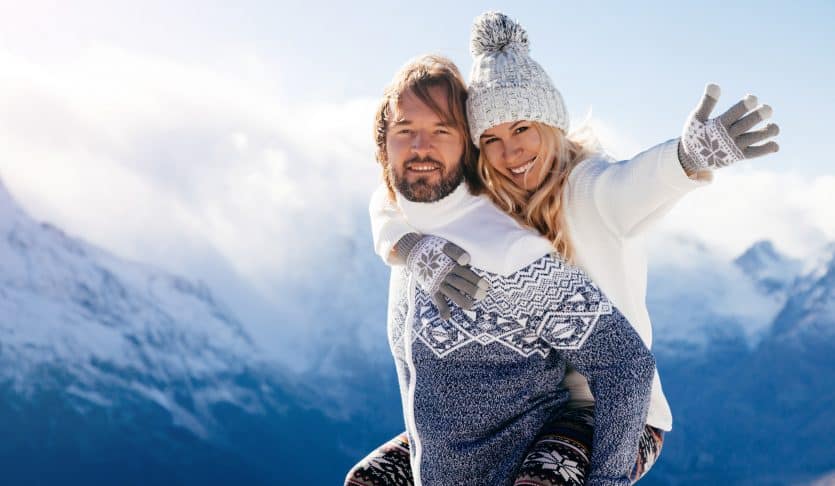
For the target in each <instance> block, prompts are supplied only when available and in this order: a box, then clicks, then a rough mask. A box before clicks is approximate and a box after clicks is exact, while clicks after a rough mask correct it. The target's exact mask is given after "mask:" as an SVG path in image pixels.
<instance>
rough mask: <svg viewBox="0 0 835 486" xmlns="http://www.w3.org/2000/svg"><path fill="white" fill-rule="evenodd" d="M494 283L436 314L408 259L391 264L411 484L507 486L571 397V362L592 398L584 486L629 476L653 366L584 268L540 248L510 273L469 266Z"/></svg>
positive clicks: (394, 340)
mask: <svg viewBox="0 0 835 486" xmlns="http://www.w3.org/2000/svg"><path fill="white" fill-rule="evenodd" d="M473 270H474V271H475V272H476V273H479V274H480V275H482V276H483V277H484V278H485V279H487V280H488V281H489V282H490V284H491V286H490V291H489V292H488V294H487V296H486V297H485V298H484V299H483V300H482V301H480V302H478V303H476V305H475V306H474V307H473V308H472V309H471V310H464V309H461V308H459V307H457V306H452V307H451V309H452V316H451V317H450V319H448V320H446V321H444V320H442V319H440V318H439V315H438V310H437V308H435V307H434V305H433V304H432V301H431V299H430V296H429V294H428V293H426V292H424V291H423V290H421V289H420V288H419V287H417V286H415V285H414V281H415V279H414V276H412V275H410V274H409V273H408V270H406V269H405V268H404V267H396V268H394V269H393V276H392V289H391V294H390V302H389V304H390V308H389V328H388V331H389V332H388V335H389V344H390V346H391V349H392V353H393V355H394V358H395V364H396V366H397V371H398V379H399V382H400V390H401V393H402V400H403V408H404V415H405V418H406V429H407V432H408V434H409V443H410V444H411V445H413V446H414V447H412V449H411V451H410V452H411V463H412V472H413V475H414V477H415V484H424V485H440V484H472V481H473V479H474V478H478V481H479V483H480V484H491V485H497V486H501V485H510V484H512V481H513V477H514V474H515V472H516V471H517V470H518V468H519V467H520V465H521V463H522V461H523V460H524V455H525V451H526V450H528V449H529V447H530V446H531V444H532V443H533V441H534V439H535V438H536V436H537V434H538V433H539V432H540V430H541V429H542V427H543V426H544V425H545V424H546V423H547V422H548V420H549V419H550V418H551V417H553V415H554V413H555V412H556V411H557V410H558V409H559V408H560V407H562V406H563V405H564V404H565V403H566V401H567V399H568V395H567V392H566V390H565V389H564V388H563V387H562V386H561V385H560V383H561V382H562V380H563V377H564V374H565V370H566V365H568V364H570V365H571V366H572V367H574V368H575V369H576V370H578V371H579V372H580V373H583V374H584V375H585V376H587V377H588V378H589V381H590V382H591V383H592V392H593V393H594V395H595V398H596V399H597V402H596V407H597V408H596V410H597V412H596V417H595V424H594V426H595V427H594V428H595V431H594V438H593V446H592V457H591V475H590V477H589V482H588V483H587V484H592V485H595V484H597V485H600V484H623V485H626V484H629V481H628V475H629V473H630V471H631V469H632V466H633V464H634V462H635V454H636V451H637V450H638V439H639V437H640V435H641V431H642V429H643V427H644V424H645V420H646V413H647V408H648V405H649V393H650V388H651V383H652V377H653V374H654V369H655V362H654V359H653V358H652V355H651V354H650V352H649V351H648V350H647V348H646V347H645V346H644V344H643V342H642V340H641V338H640V336H638V334H637V333H636V332H635V330H634V329H633V328H632V326H631V325H630V324H629V322H628V321H627V320H626V319H625V318H624V317H623V315H622V314H621V313H620V311H618V310H617V309H616V308H615V307H613V306H612V304H611V302H610V301H609V300H608V299H607V298H606V297H605V296H604V295H603V294H602V293H601V292H600V290H599V288H598V287H597V286H596V285H595V284H594V283H593V282H591V281H590V280H589V279H588V277H587V276H585V274H584V273H583V272H582V271H580V270H579V269H577V268H576V267H571V266H569V265H567V264H566V263H565V262H563V261H561V260H559V259H557V258H556V257H555V256H553V255H546V256H544V257H542V258H540V259H538V260H536V261H534V262H533V263H531V264H530V265H528V266H527V267H525V268H522V269H521V270H519V271H517V272H516V273H514V274H511V275H509V276H501V275H497V274H492V273H489V272H485V271H483V270H480V269H478V268H473Z"/></svg>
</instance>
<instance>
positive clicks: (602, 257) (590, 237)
mask: <svg viewBox="0 0 835 486" xmlns="http://www.w3.org/2000/svg"><path fill="white" fill-rule="evenodd" d="M471 51H472V54H473V56H474V65H473V69H472V72H471V79H470V86H469V89H468V99H467V104H466V108H467V115H468V118H469V125H470V136H471V140H472V142H473V143H474V144H475V145H476V146H477V147H478V148H479V149H480V153H479V156H478V160H477V163H476V164H475V167H470V168H469V169H470V171H467V170H465V171H464V173H465V174H468V173H473V172H474V173H475V174H477V178H470V179H468V180H467V183H468V186H469V189H470V191H471V192H476V193H481V194H483V195H484V196H485V197H488V198H489V199H490V200H491V201H492V202H493V203H494V204H495V205H496V206H498V207H499V208H500V209H502V210H503V211H505V212H506V213H507V214H509V215H511V216H512V217H513V218H514V219H515V220H516V221H517V222H518V223H519V224H520V225H522V226H524V227H528V228H532V229H535V230H536V231H538V232H539V233H540V234H541V235H542V236H543V237H544V238H546V239H547V240H548V241H549V242H550V244H551V246H552V248H553V250H554V251H555V252H556V253H557V254H558V255H559V256H561V257H562V258H563V259H565V260H566V261H568V262H570V263H572V264H574V265H576V266H577V267H579V268H580V269H582V270H583V271H585V273H586V274H587V275H589V276H590V277H591V279H592V280H593V281H594V282H595V283H596V284H597V285H598V286H599V287H600V288H601V290H602V291H603V292H604V293H605V294H606V295H607V296H608V297H609V299H610V300H611V301H612V303H613V304H614V305H615V306H616V307H617V308H618V309H619V310H620V311H621V312H622V313H623V314H624V316H625V317H626V318H627V320H628V321H629V322H630V324H631V325H632V326H633V327H634V328H635V330H636V331H637V333H638V335H640V337H641V339H642V340H643V343H644V344H645V345H646V347H647V348H649V347H650V346H651V342H652V333H651V324H650V319H649V314H648V311H647V308H646V303H645V300H646V299H645V298H646V273H647V271H646V256H645V253H644V249H643V246H642V239H641V236H642V235H643V234H644V233H645V232H646V230H647V229H648V228H649V227H651V226H652V224H653V223H654V222H656V221H658V219H659V218H661V217H662V216H663V215H664V214H665V213H667V212H668V211H669V209H670V208H671V207H672V206H673V205H674V204H675V203H676V202H677V201H678V200H679V199H680V198H681V197H682V196H683V195H685V194H686V193H688V192H690V191H691V190H693V189H695V188H697V187H700V186H703V185H705V184H708V183H709V182H710V180H711V178H712V171H713V170H714V169H717V168H721V167H724V166H727V165H729V164H732V163H734V162H736V161H738V160H741V159H745V158H753V157H757V156H761V155H765V154H767V153H771V152H774V151H776V150H777V149H778V147H777V144H776V143H775V142H769V143H766V144H764V145H754V144H756V143H759V142H761V141H763V140H765V139H767V138H769V137H772V136H774V135H776V134H777V132H778V128H777V126H776V125H774V124H769V125H768V126H767V127H765V128H764V129H761V130H754V131H749V130H750V129H752V128H753V127H754V126H755V125H757V124H758V123H759V122H761V121H762V120H764V119H766V118H768V117H769V116H770V115H771V109H770V108H769V107H767V106H762V107H759V108H757V109H756V110H755V111H753V113H750V114H749V112H751V111H752V110H753V109H754V108H755V107H756V105H757V102H756V98H754V97H753V96H750V95H749V96H747V97H746V98H745V99H743V100H742V101H740V102H739V103H737V104H736V105H734V106H733V107H732V108H731V109H730V110H728V111H727V112H726V113H724V114H723V115H721V116H719V117H717V118H712V119H710V118H709V115H710V113H711V111H712V109H713V108H714V107H715V105H716V101H717V99H718V97H719V88H718V86H716V85H709V86H708V87H707V89H706V92H705V95H704V96H703V98H702V100H701V101H700V103H699V106H698V107H697V108H696V110H694V112H693V113H692V114H691V115H690V116H689V118H688V119H687V122H686V123H685V127H684V131H683V133H682V137H681V138H680V139H674V140H671V141H669V142H666V143H663V144H661V145H658V146H656V147H653V148H651V149H649V150H647V151H645V152H643V153H641V154H639V155H637V156H636V157H634V158H633V159H631V160H627V161H622V162H618V163H611V161H610V160H608V159H607V158H605V157H604V156H602V155H601V154H599V153H595V151H593V150H592V149H591V148H590V147H589V146H588V145H584V144H583V143H582V142H581V141H579V140H577V139H575V138H573V137H569V136H566V133H567V132H568V128H569V126H568V125H569V124H568V115H567V111H566V109H565V105H564V102H563V98H562V96H561V95H560V93H559V92H558V91H557V89H556V88H555V87H554V85H553V83H552V82H551V80H550V78H549V77H548V76H547V74H546V73H545V72H544V70H543V69H542V67H541V66H540V65H539V64H538V63H536V62H535V61H534V60H533V59H531V58H530V56H529V54H528V39H527V35H526V33H525V31H524V30H523V29H522V27H521V26H519V24H517V23H516V22H514V21H513V20H511V19H510V18H508V17H507V16H505V15H503V14H500V13H496V12H488V13H486V14H484V15H482V16H480V17H479V18H477V19H476V21H475V24H474V26H473V33H472V48H471ZM384 192H385V190H381V191H378V194H379V193H384ZM371 215H372V223H373V225H372V226H373V228H374V238H375V247H376V248H377V251H378V252H379V253H380V255H381V256H382V257H383V258H384V259H385V260H386V261H387V262H389V263H392V264H394V263H397V259H398V258H397V257H398V255H401V256H402V255H408V254H409V250H410V248H411V247H412V246H414V241H415V233H416V230H415V229H414V228H413V227H411V226H410V225H409V223H408V221H406V219H405V218H404V217H403V216H402V215H401V214H399V212H398V211H397V210H396V208H395V209H392V206H391V205H390V204H387V203H386V202H385V198H382V197H375V198H374V199H373V200H372V206H371ZM427 237H429V236H427ZM433 238H434V237H433ZM452 243H455V244H457V245H458V246H461V247H462V248H463V249H464V250H466V251H467V252H469V253H470V254H472V255H473V256H474V259H475V257H476V255H477V253H478V252H479V248H478V242H477V241H468V240H467V238H466V237H465V236H464V237H462V238H461V240H460V241H453V242H452ZM468 245H469V246H468ZM404 247H405V250H404ZM402 260H404V259H401V263H402ZM459 273H460V272H459ZM443 288H444V289H445V290H444V292H443V295H441V294H436V298H435V302H436V304H437V305H438V307H439V309H440V311H441V313H442V314H444V313H446V314H447V315H448V313H449V311H448V309H447V306H448V302H447V298H448V299H450V300H451V301H452V304H453V305H456V304H457V305H458V306H460V307H467V306H469V305H470V304H471V302H472V300H473V299H474V298H476V297H478V294H479V291H478V287H477V286H474V285H473V282H471V281H466V279H464V280H462V279H461V278H459V277H457V276H456V275H454V274H450V275H449V276H448V277H447V278H446V279H445V281H444V286H443ZM564 384H565V385H566V387H567V388H568V389H569V391H570V395H571V400H570V402H569V403H568V405H567V406H565V407H564V409H563V410H562V411H561V413H558V414H555V416H554V417H553V420H552V421H550V422H549V424H548V425H547V426H546V427H544V428H543V430H542V431H541V433H540V435H539V436H538V438H537V440H536V441H535V442H534V443H533V444H532V445H531V447H530V449H529V452H528V455H527V457H526V459H525V461H524V462H523V463H522V465H521V467H520V469H519V471H518V475H517V478H516V484H519V485H523V484H524V485H546V484H583V483H584V480H585V477H586V473H587V468H588V464H589V455H590V447H591V443H592V436H593V434H594V398H593V397H592V395H591V392H590V388H589V384H588V383H587V382H586V380H585V379H584V378H583V377H582V376H581V375H580V374H578V373H576V372H569V373H568V374H567V375H566V377H565V381H564ZM646 424H647V425H646V428H645V430H644V433H643V435H642V437H641V439H640V441H639V450H638V451H636V453H635V456H636V461H635V466H634V469H633V473H632V477H631V480H632V481H633V482H634V481H637V480H638V479H639V478H640V477H642V476H643V475H644V474H646V472H647V470H648V469H649V468H650V467H651V466H652V465H653V463H654V462H655V460H656V458H657V456H658V454H659V453H660V450H661V446H662V443H663V434H664V432H665V431H669V430H671V428H672V415H671V412H670V408H669V405H668V404H667V400H666V398H665V397H664V393H663V391H662V388H661V383H660V380H659V378H658V374H657V373H656V374H655V377H654V380H653V386H652V394H651V398H650V405H649V412H648V415H647V419H646ZM403 445H404V444H402V443H401V446H403Z"/></svg>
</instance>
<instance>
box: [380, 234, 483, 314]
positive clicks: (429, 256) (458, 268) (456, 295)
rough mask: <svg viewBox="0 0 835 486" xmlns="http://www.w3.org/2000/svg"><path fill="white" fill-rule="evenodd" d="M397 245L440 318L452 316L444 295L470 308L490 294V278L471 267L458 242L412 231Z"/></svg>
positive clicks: (468, 258) (465, 253)
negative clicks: (454, 242)
mask: <svg viewBox="0 0 835 486" xmlns="http://www.w3.org/2000/svg"><path fill="white" fill-rule="evenodd" d="M394 248H395V250H396V251H397V252H398V254H399V255H400V257H401V258H402V259H403V260H404V261H405V262H406V266H407V267H408V268H409V271H410V272H412V273H414V274H415V276H416V278H417V281H418V284H420V286H421V288H423V290H425V291H426V292H427V293H429V295H430V297H431V298H432V302H434V303H435V306H436V307H437V308H438V312H439V313H440V315H441V319H444V320H446V319H449V317H450V311H449V306H448V305H447V303H446V299H445V297H446V298H449V299H450V300H451V301H453V302H455V304H456V305H458V306H460V307H461V308H464V309H469V308H471V307H472V306H473V303H475V301H477V300H480V299H483V298H484V296H485V295H487V289H488V288H489V285H488V283H487V281H486V280H484V279H483V278H481V277H479V276H478V275H476V273H475V272H473V271H472V269H470V267H469V265H467V264H468V263H469V261H470V255H468V254H467V252H465V251H464V250H463V249H461V248H460V247H458V246H457V245H455V244H453V243H450V242H449V241H447V240H445V239H443V238H439V237H437V236H432V235H427V236H421V235H419V234H417V233H409V234H407V235H405V236H404V237H403V238H401V239H400V241H398V242H397V244H396V245H395V247H394Z"/></svg>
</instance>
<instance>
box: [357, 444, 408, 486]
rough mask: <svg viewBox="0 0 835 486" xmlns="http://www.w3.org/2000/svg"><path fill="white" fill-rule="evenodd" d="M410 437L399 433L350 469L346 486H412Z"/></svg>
mask: <svg viewBox="0 0 835 486" xmlns="http://www.w3.org/2000/svg"><path fill="white" fill-rule="evenodd" d="M413 484H414V483H413V481H412V467H411V464H410V462H409V439H408V438H407V437H406V433H405V432H403V433H402V434H400V435H398V436H397V437H395V438H393V439H391V440H390V441H388V442H386V443H385V444H383V445H381V446H380V447H378V448H377V449H375V450H374V451H373V452H372V453H371V454H369V455H367V456H365V458H364V459H363V460H362V461H360V462H359V463H357V465H355V466H354V467H352V468H351V470H350V471H348V475H347V476H346V477H345V486H412V485H413Z"/></svg>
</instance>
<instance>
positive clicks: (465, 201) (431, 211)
mask: <svg viewBox="0 0 835 486" xmlns="http://www.w3.org/2000/svg"><path fill="white" fill-rule="evenodd" d="M395 196H396V197H397V205H398V206H400V209H401V210H402V211H403V215H404V216H406V220H407V221H408V222H409V224H411V225H412V226H414V227H415V228H418V229H419V230H420V231H423V232H426V231H429V230H431V229H433V228H437V227H440V226H443V225H445V224H447V223H449V222H450V221H453V220H455V219H456V218H458V217H460V216H461V214H462V212H464V211H465V210H466V209H467V207H468V206H470V205H471V203H472V201H473V200H474V199H475V196H473V195H472V194H470V190H469V188H468V187H467V184H466V182H462V183H461V184H459V185H458V187H456V188H455V189H453V191H452V192H450V193H449V194H447V195H446V196H444V197H442V198H441V199H439V200H437V201H433V202H415V201H409V200H408V199H406V198H405V197H403V195H402V194H400V193H399V192H397V191H395Z"/></svg>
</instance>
